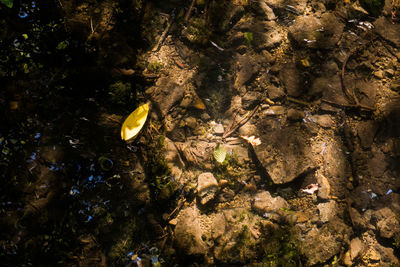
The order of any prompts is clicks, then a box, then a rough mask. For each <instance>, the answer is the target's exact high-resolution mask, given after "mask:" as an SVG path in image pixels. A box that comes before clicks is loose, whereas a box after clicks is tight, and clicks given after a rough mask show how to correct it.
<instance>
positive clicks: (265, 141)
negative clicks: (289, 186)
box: [254, 126, 316, 184]
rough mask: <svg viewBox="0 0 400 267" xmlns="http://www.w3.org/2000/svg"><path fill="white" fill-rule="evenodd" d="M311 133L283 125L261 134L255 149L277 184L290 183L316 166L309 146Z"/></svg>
mask: <svg viewBox="0 0 400 267" xmlns="http://www.w3.org/2000/svg"><path fill="white" fill-rule="evenodd" d="M309 138H311V135H310V133H309V132H308V131H306V130H301V129H298V128H296V127H294V126H288V127H283V128H281V129H276V130H274V131H272V132H267V133H266V134H264V135H261V136H260V139H261V145H259V146H256V147H255V148H254V151H255V153H256V156H257V158H258V159H259V161H260V163H261V164H262V166H263V167H264V168H265V169H266V171H267V172H268V174H269V175H270V177H271V179H272V181H273V182H274V183H276V184H283V183H288V182H290V181H292V180H293V179H295V178H296V177H298V176H299V175H300V174H302V173H304V172H306V171H307V170H310V169H312V168H315V167H316V163H315V162H314V158H313V157H312V154H311V149H310V146H309V141H308V140H309Z"/></svg>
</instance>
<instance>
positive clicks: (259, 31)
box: [253, 21, 283, 49]
mask: <svg viewBox="0 0 400 267" xmlns="http://www.w3.org/2000/svg"><path fill="white" fill-rule="evenodd" d="M278 29H279V28H278V25H277V24H276V22H275V21H266V22H261V23H259V24H257V25H255V26H254V33H253V36H254V37H253V44H254V46H255V47H256V48H257V49H268V48H273V47H276V46H278V45H279V44H280V43H281V42H282V40H283V34H281V33H280V32H279V30H278Z"/></svg>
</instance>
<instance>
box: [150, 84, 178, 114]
mask: <svg viewBox="0 0 400 267" xmlns="http://www.w3.org/2000/svg"><path fill="white" fill-rule="evenodd" d="M184 93H185V89H184V87H182V86H179V85H178V84H176V83H174V82H172V81H171V79H170V78H168V77H163V78H160V79H158V81H157V82H156V85H155V86H152V87H150V88H149V89H147V90H146V94H147V95H148V96H149V97H150V99H151V101H152V102H153V104H154V105H155V107H156V109H158V110H159V111H160V113H161V115H162V116H163V117H165V116H166V115H167V114H168V112H169V111H170V109H171V107H172V106H173V105H174V104H175V103H178V102H179V101H181V99H182V98H183V95H184Z"/></svg>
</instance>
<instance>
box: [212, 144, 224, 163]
mask: <svg viewBox="0 0 400 267" xmlns="http://www.w3.org/2000/svg"><path fill="white" fill-rule="evenodd" d="M214 158H215V160H216V161H218V162H219V163H222V162H224V160H225V158H226V150H225V148H224V147H223V146H221V144H217V146H216V147H215V149H214Z"/></svg>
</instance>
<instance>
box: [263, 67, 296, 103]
mask: <svg viewBox="0 0 400 267" xmlns="http://www.w3.org/2000/svg"><path fill="white" fill-rule="evenodd" d="M279 77H280V79H281V81H282V82H283V84H284V85H285V88H286V92H287V94H288V95H290V96H294V97H298V96H300V95H301V94H302V93H303V88H302V87H301V86H300V80H301V78H300V72H299V70H298V69H297V67H296V64H294V63H287V64H285V65H284V66H283V68H282V69H281V71H280V72H279ZM270 97H271V96H270Z"/></svg>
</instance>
